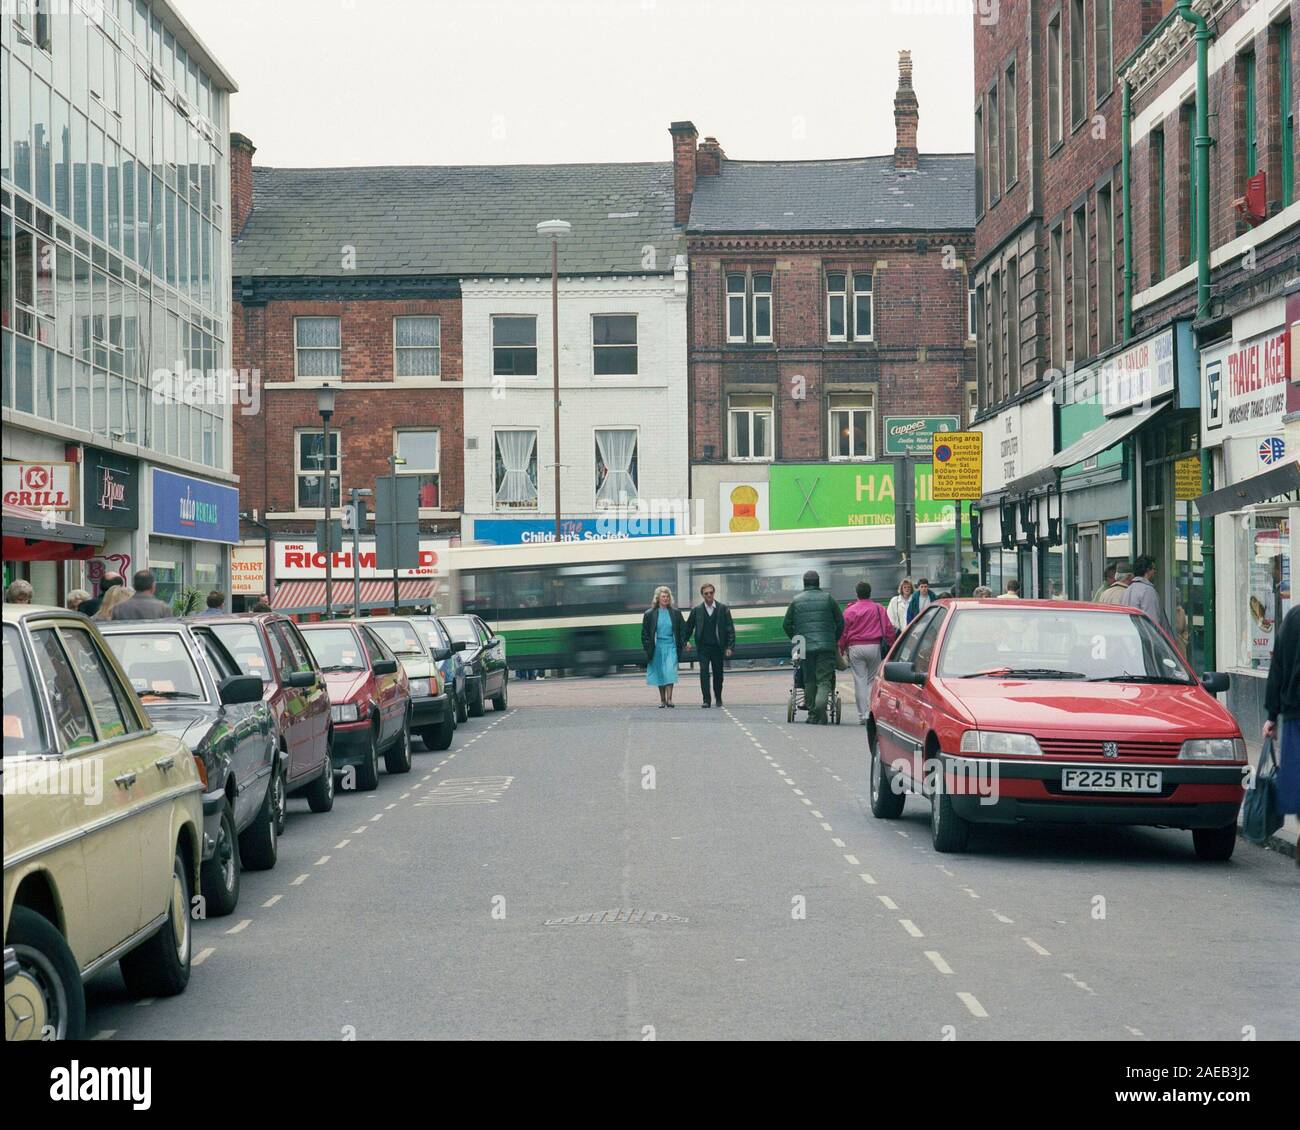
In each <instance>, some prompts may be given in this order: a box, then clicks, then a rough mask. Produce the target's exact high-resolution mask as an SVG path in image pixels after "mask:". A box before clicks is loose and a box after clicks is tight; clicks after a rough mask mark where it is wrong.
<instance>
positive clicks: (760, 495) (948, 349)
mask: <svg viewBox="0 0 1300 1130" xmlns="http://www.w3.org/2000/svg"><path fill="white" fill-rule="evenodd" d="M894 116H895V122H896V125H897V145H896V147H895V150H894V152H893V153H892V154H887V155H885V156H880V157H866V158H857V159H851V160H836V161H740V160H732V159H730V158H728V157H727V156H726V154H725V153H724V152H723V151H722V148H721V146H720V145H719V144H718V142H717V140H716V139H714V138H706V139H705V140H704V141H703V142H700V141H699V139H698V133H697V131H696V129H695V127H694V125H692V123H690V122H677V123H674V124H673V126H672V137H673V147H674V160H675V174H676V186H675V189H676V200H677V208H678V220H679V222H680V223H682V224H683V225H684V227H685V231H686V237H687V246H688V255H689V260H690V274H691V351H690V365H691V412H690V417H691V424H690V460H691V486H692V495H693V497H694V498H695V499H696V502H697V506H698V509H699V512H700V514H701V515H702V519H703V521H702V531H703V532H706V533H711V532H726V531H727V530H736V529H740V530H754V529H807V528H813V527H818V526H837V525H854V524H890V523H892V524H895V525H896V526H897V527H898V529H899V531H900V534H899V545H900V548H902V549H903V551H904V553H906V554H908V555H909V556H911V555H913V554H914V552H920V550H921V549H922V543H923V542H925V541H927V540H930V541H934V540H936V539H935V538H933V537H930V538H927V537H924V536H922V533H921V532H918V531H917V530H916V529H914V528H913V527H914V524H915V523H916V522H919V523H920V524H922V525H926V526H941V525H943V524H944V523H943V521H942V519H943V507H942V506H941V505H940V506H935V505H934V504H933V503H932V500H931V499H930V497H929V481H930V480H929V467H930V460H931V449H932V441H931V437H932V435H933V433H934V432H935V431H944V430H955V429H957V428H960V427H964V426H965V425H966V423H967V422H968V421H969V419H970V416H971V414H972V406H973V395H974V379H975V348H974V345H975V343H974V339H973V330H972V325H971V309H972V304H971V292H970V285H969V267H970V264H971V258H972V254H973V251H974V231H973V228H974V212H973V209H972V207H971V202H972V198H973V182H974V161H973V158H972V156H971V155H970V154H937V155H932V154H918V153H917V148H916V134H917V125H918V121H919V108H918V100H917V97H916V94H915V91H914V90H913V88H912V75H911V59H910V55H909V54H908V53H907V52H903V53H902V56H901V59H900V73H899V84H898V89H897V92H896V95H895V104H894ZM947 512H948V514H951V512H952V507H951V505H950V504H949V506H948V508H947ZM951 526H952V521H951V518H949V519H948V521H947V523H946V539H947V544H948V546H949V547H951V544H952V529H951ZM938 537H939V539H940V540H941V539H942V534H941V535H938ZM951 557H952V550H951V548H949V549H948V550H947V552H946V555H936V556H935V558H934V562H933V564H932V566H927V565H926V564H925V561H926V560H927V559H926V558H924V557H921V558H918V559H917V560H915V561H914V562H913V566H914V568H915V569H920V570H923V571H924V570H926V569H927V568H933V569H935V570H939V569H942V568H943V567H944V564H943V563H944V562H946V573H945V574H944V575H946V576H947V577H948V578H949V582H948V583H949V584H951V583H952V576H953V572H954V564H953V562H952V560H951Z"/></svg>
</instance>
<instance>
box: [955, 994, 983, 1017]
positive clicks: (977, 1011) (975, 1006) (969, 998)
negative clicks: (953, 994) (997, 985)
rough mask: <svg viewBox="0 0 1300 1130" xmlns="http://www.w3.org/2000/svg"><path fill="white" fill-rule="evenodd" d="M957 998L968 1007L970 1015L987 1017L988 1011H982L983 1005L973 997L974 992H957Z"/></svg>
mask: <svg viewBox="0 0 1300 1130" xmlns="http://www.w3.org/2000/svg"><path fill="white" fill-rule="evenodd" d="M957 999H958V1000H960V1001H961V1003H962V1004H964V1005H965V1006H966V1007H967V1008H968V1009H970V1014H971V1015H972V1016H979V1017H987V1016H988V1013H987V1012H985V1011H984V1006H983V1005H982V1004H980V1002H979V1001H977V1000H976V999H975V994H974V993H958V994H957Z"/></svg>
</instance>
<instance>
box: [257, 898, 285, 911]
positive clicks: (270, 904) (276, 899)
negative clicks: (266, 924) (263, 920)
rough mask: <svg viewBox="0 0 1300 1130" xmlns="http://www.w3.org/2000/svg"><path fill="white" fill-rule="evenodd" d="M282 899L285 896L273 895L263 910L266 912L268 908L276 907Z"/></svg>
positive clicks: (264, 904) (265, 903)
mask: <svg viewBox="0 0 1300 1130" xmlns="http://www.w3.org/2000/svg"><path fill="white" fill-rule="evenodd" d="M282 898H284V895H272V896H271V897H270V898H269V899H267V900H266V902H264V903H262V909H263V910H265V909H266V908H267V907H268V906H274V905H275V904H276V903H277V902H279V901H280V900H281V899H282Z"/></svg>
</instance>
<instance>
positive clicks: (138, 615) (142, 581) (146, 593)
mask: <svg viewBox="0 0 1300 1130" xmlns="http://www.w3.org/2000/svg"><path fill="white" fill-rule="evenodd" d="M131 587H132V588H133V589H135V594H134V595H133V596H132V597H131V598H130V599H128V600H124V601H122V603H121V604H118V605H115V606H114V608H113V619H114V620H170V619H171V618H172V610H171V606H170V605H169V604H167V603H166V602H164V601H161V600H159V599H158V596H157V589H158V581H157V580H156V579H155V577H154V575H153V571H152V570H150V569H141V570H140V571H139V572H138V573H136V575H135V576H134V577H132V578H131Z"/></svg>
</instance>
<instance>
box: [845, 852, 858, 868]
mask: <svg viewBox="0 0 1300 1130" xmlns="http://www.w3.org/2000/svg"><path fill="white" fill-rule="evenodd" d="M844 859H845V861H846V862H848V863H851V864H853V866H854V867H860V866H861V864H860V863H859V862H858V857H857V856H856V855H846V856H845V857H844Z"/></svg>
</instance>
